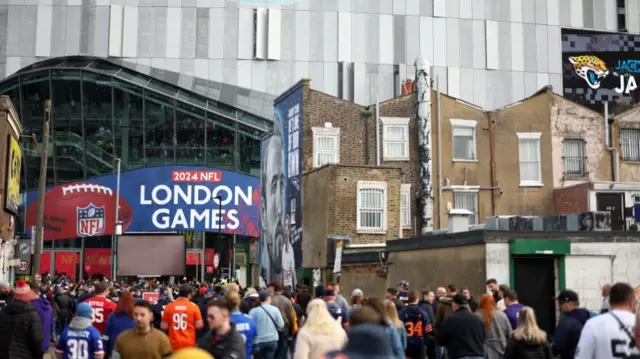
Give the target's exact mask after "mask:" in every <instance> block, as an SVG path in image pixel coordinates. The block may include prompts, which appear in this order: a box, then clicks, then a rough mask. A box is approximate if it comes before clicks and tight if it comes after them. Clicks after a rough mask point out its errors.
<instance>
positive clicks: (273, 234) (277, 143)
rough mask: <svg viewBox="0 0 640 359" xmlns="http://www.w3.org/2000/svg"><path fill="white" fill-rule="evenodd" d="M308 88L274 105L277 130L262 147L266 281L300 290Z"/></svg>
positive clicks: (262, 275)
mask: <svg viewBox="0 0 640 359" xmlns="http://www.w3.org/2000/svg"><path fill="white" fill-rule="evenodd" d="M303 89H304V87H303V85H302V84H300V85H298V86H297V87H294V88H293V89H291V90H289V91H288V92H287V93H286V94H285V95H283V96H281V97H280V98H278V99H277V100H276V102H275V104H274V117H275V121H274V126H273V132H272V134H271V135H269V136H268V137H266V138H265V139H263V141H262V146H261V163H262V168H261V169H262V171H261V181H262V182H261V186H262V187H261V203H260V208H261V212H260V218H261V220H262V222H261V224H262V232H261V236H260V279H261V281H263V282H264V283H268V282H269V281H272V280H280V281H282V283H284V285H294V284H295V283H297V280H296V268H298V267H300V264H301V263H302V128H303V127H302V124H303V102H302V95H303Z"/></svg>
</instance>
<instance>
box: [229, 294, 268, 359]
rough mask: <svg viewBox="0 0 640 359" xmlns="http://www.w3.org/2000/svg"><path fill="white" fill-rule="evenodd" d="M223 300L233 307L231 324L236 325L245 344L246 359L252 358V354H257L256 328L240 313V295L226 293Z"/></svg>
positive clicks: (247, 317)
mask: <svg viewBox="0 0 640 359" xmlns="http://www.w3.org/2000/svg"><path fill="white" fill-rule="evenodd" d="M225 299H226V300H227V301H229V302H230V303H231V304H232V305H233V311H231V323H233V324H235V325H236V330H237V331H238V332H239V333H240V334H241V335H242V339H244V344H245V347H246V349H245V353H246V354H245V355H246V359H251V358H253V354H254V353H258V351H259V349H260V347H259V346H258V327H257V326H256V322H255V321H253V319H251V317H250V316H248V315H246V314H243V313H242V312H241V311H240V303H241V299H240V295H239V294H238V293H237V292H231V293H227V295H226V296H225Z"/></svg>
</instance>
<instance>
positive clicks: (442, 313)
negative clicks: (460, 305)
mask: <svg viewBox="0 0 640 359" xmlns="http://www.w3.org/2000/svg"><path fill="white" fill-rule="evenodd" d="M452 303H453V296H446V297H442V298H440V301H439V302H438V307H437V308H436V330H437V329H438V328H439V327H440V326H441V325H442V323H443V322H444V318H446V317H447V316H448V315H449V314H451V313H452V312H453V307H452V306H451V304H452Z"/></svg>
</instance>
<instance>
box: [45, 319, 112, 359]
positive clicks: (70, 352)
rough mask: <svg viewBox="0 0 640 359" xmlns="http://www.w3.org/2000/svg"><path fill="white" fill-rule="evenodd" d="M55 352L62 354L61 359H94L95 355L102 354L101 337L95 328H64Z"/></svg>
mask: <svg viewBox="0 0 640 359" xmlns="http://www.w3.org/2000/svg"><path fill="white" fill-rule="evenodd" d="M56 352H58V353H61V354H62V359H94V358H95V355H96V354H97V355H102V354H104V348H103V346H102V335H100V332H99V331H98V329H96V328H95V327H93V326H91V327H88V328H86V329H81V330H74V329H71V328H69V327H66V328H64V330H63V331H62V334H61V335H60V339H59V341H58V345H56Z"/></svg>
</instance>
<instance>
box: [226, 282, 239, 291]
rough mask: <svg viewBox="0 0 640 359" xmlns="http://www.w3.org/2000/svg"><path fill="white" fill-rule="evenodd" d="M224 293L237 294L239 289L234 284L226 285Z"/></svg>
mask: <svg viewBox="0 0 640 359" xmlns="http://www.w3.org/2000/svg"><path fill="white" fill-rule="evenodd" d="M225 292H227V293H239V292H240V287H239V286H238V285H237V284H235V283H231V284H227V285H226V287H225Z"/></svg>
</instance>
